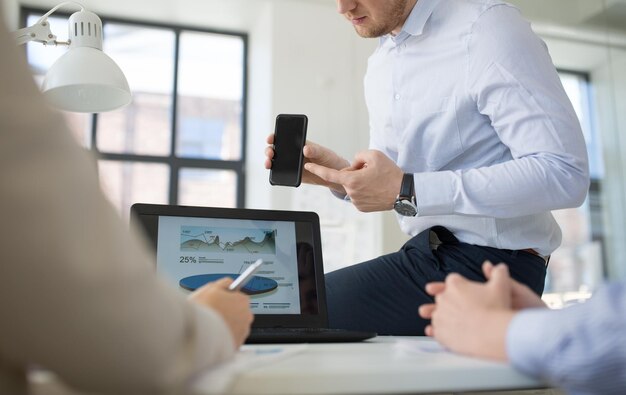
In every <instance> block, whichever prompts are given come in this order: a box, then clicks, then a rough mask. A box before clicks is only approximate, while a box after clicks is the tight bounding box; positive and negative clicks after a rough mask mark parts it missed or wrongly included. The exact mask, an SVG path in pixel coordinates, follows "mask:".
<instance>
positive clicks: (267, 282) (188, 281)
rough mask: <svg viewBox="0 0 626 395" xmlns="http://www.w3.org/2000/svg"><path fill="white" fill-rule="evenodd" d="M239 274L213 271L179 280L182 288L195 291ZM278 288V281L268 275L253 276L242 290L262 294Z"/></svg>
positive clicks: (247, 293) (251, 293)
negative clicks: (207, 284)
mask: <svg viewBox="0 0 626 395" xmlns="http://www.w3.org/2000/svg"><path fill="white" fill-rule="evenodd" d="M237 276H238V274H233V273H213V274H198V275H196V276H190V277H185V278H183V279H181V280H180V281H179V282H178V285H180V287H181V288H183V289H186V290H187V291H195V290H196V289H198V288H200V287H202V286H203V285H205V284H206V283H210V282H213V281H217V280H219V279H220V278H224V277H230V278H232V279H233V280H234V279H235V278H237ZM276 288H278V283H277V282H276V281H275V280H272V279H271V278H267V277H261V276H253V277H252V280H250V281H249V282H248V284H246V285H245V286H244V287H243V288H241V292H243V293H245V294H246V295H260V294H264V293H268V292H272V291H273V290H275V289H276Z"/></svg>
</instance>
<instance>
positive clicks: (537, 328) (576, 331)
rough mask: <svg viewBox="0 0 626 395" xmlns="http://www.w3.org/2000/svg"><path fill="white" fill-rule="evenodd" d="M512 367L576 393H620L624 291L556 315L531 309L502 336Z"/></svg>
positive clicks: (625, 352)
mask: <svg viewBox="0 0 626 395" xmlns="http://www.w3.org/2000/svg"><path fill="white" fill-rule="evenodd" d="M507 355H508V357H509V360H510V361H511V363H512V365H513V366H514V367H515V368H517V369H519V370H520V371H522V372H524V373H526V374H529V375H531V376H534V377H540V378H543V379H545V380H547V381H549V382H550V383H553V384H555V385H557V386H559V387H562V388H564V389H566V390H569V391H572V392H577V393H595V394H618V393H622V392H623V391H624V388H626V286H625V285H624V284H623V283H620V284H613V285H610V286H607V287H604V288H601V289H600V290H598V291H597V292H596V293H595V295H594V296H593V297H592V298H591V299H590V300H589V301H587V302H586V303H584V304H579V305H575V306H572V307H568V308H564V309H562V310H546V309H540V310H539V309H532V310H525V311H522V312H520V313H519V314H517V315H516V316H515V318H513V320H512V322H511V324H510V326H509V329H508V333H507Z"/></svg>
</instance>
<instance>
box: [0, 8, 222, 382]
mask: <svg viewBox="0 0 626 395" xmlns="http://www.w3.org/2000/svg"><path fill="white" fill-rule="evenodd" d="M1 8H2V7H0V54H1V56H0V87H1V90H0V113H1V114H0V232H1V235H0V317H2V318H1V324H0V361H3V366H7V365H8V366H10V367H11V370H15V369H24V368H25V367H27V366H30V365H33V364H35V365H39V366H43V367H45V368H46V369H49V370H51V371H53V372H55V373H56V374H57V375H59V377H61V378H62V379H63V380H64V381H65V382H66V383H68V384H70V385H72V386H74V387H77V388H81V389H83V390H89V391H98V392H108V391H110V392H114V393H117V394H119V393H133V394H137V393H144V392H145V393H156V392H161V391H169V390H174V389H176V388H177V387H179V386H182V385H184V383H185V381H186V380H187V379H188V378H189V377H190V376H191V375H193V374H194V373H196V372H198V371H199V370H202V369H205V368H207V367H209V366H211V365H213V364H215V363H218V362H220V361H224V360H226V359H228V358H229V357H231V356H232V355H233V353H234V346H233V340H232V337H231V334H230V332H229V331H228V328H227V326H226V324H225V322H224V321H223V320H222V318H221V317H220V316H219V315H218V314H217V313H215V312H214V311H211V310H209V309H205V308H202V307H197V306H192V305H191V304H190V303H188V302H187V301H186V300H185V298H184V297H182V296H181V295H179V294H178V293H177V292H176V291H175V290H172V289H170V288H168V287H167V286H166V285H164V284H162V283H161V282H159V281H158V280H157V278H156V276H155V274H154V266H153V264H152V262H151V256H150V255H149V254H148V253H147V252H146V251H147V250H146V248H145V246H144V241H143V240H142V239H141V238H140V237H138V236H137V235H136V234H135V233H133V232H129V231H128V229H127V226H126V225H125V224H124V223H123V221H122V220H121V219H120V218H119V217H118V215H117V214H116V212H115V211H114V209H113V208H112V207H111V205H110V204H109V203H108V202H107V201H106V199H105V198H104V196H103V195H102V193H101V191H100V189H99V186H98V182H97V175H96V166H95V161H94V159H93V158H92V157H91V156H90V155H89V153H88V152H87V151H85V150H83V149H81V148H80V147H79V146H78V145H77V144H76V143H75V142H74V139H73V138H72V137H71V135H70V133H69V132H68V130H67V128H66V126H65V124H64V122H63V120H62V118H61V117H60V115H59V114H56V113H55V112H54V111H52V110H51V109H50V108H48V107H47V105H46V104H45V102H44V101H43V99H42V97H41V95H40V94H39V92H38V91H37V89H36V87H35V85H34V83H33V79H32V77H31V75H30V74H29V72H28V67H27V65H26V62H25V59H24V51H23V48H19V49H18V48H17V47H15V45H14V44H13V43H12V42H11V41H10V40H9V38H8V35H7V32H6V28H5V26H4V16H3V15H2V12H1ZM0 373H1V372H0ZM0 376H1V374H0Z"/></svg>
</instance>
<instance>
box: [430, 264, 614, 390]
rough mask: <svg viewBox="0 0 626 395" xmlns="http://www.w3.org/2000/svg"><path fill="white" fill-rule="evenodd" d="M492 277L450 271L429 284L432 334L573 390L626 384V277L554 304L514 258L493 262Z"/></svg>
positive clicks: (465, 351)
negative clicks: (527, 281) (517, 271)
mask: <svg viewBox="0 0 626 395" xmlns="http://www.w3.org/2000/svg"><path fill="white" fill-rule="evenodd" d="M483 272H484V274H485V277H486V278H487V282H486V283H478V282H473V281H470V280H467V279H466V278H464V277H462V276H461V275H459V274H450V275H449V276H448V277H447V278H446V280H445V282H434V283H430V284H428V285H427V286H426V291H427V292H428V293H429V294H430V295H432V296H434V298H435V303H433V304H427V305H422V306H421V307H420V309H419V313H420V315H421V316H422V317H423V318H425V319H431V324H430V325H429V326H428V327H426V334H427V335H429V336H432V337H434V338H435V339H437V340H438V341H439V342H440V343H441V344H443V345H444V346H446V347H448V348H449V349H450V350H452V351H455V352H458V353H461V354H466V355H470V356H474V357H482V358H489V359H494V360H499V361H508V362H510V363H511V364H512V365H513V366H514V367H515V368H516V369H518V370H520V371H521V372H523V373H525V374H528V375H529V376H533V377H535V378H538V379H542V380H544V381H547V382H548V383H550V384H552V385H555V386H558V387H561V388H563V389H565V390H566V391H567V392H568V393H572V394H602V395H609V394H623V393H624V392H625V391H626V283H624V282H619V283H614V284H609V285H606V286H605V287H603V288H601V289H600V290H598V291H597V292H596V293H595V294H594V296H593V297H592V298H591V299H590V300H588V301H587V302H585V303H580V304H577V305H574V306H571V307H567V308H564V309H561V310H551V309H548V308H547V306H546V305H545V304H544V303H543V301H542V300H541V299H540V298H539V296H537V295H536V294H535V293H534V292H532V291H531V290H530V289H529V288H528V287H527V286H525V285H522V284H520V283H518V282H516V281H515V280H513V279H512V278H511V277H510V275H509V270H508V267H507V266H506V265H503V264H501V265H497V266H495V267H494V266H493V265H491V263H489V262H486V263H485V264H484V265H483Z"/></svg>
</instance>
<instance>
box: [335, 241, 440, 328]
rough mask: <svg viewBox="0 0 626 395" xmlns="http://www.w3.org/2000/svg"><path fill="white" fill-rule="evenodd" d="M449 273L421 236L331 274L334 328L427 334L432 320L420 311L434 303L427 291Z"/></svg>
mask: <svg viewBox="0 0 626 395" xmlns="http://www.w3.org/2000/svg"><path fill="white" fill-rule="evenodd" d="M445 275H446V273H445V272H444V271H442V270H441V267H440V265H439V263H438V260H437V258H436V257H435V256H434V255H433V252H432V251H431V250H430V248H429V246H428V240H427V238H426V241H425V242H424V240H423V236H422V239H421V238H420V235H418V236H416V237H414V238H413V239H411V240H409V241H408V242H407V243H406V244H405V245H404V247H402V249H401V250H400V251H398V252H394V253H392V254H388V255H383V256H381V257H379V258H376V259H373V260H371V261H367V262H364V263H361V264H358V265H354V266H349V267H347V268H344V269H340V270H337V271H334V272H331V273H328V274H327V275H326V290H327V302H328V303H327V304H328V316H329V323H330V325H331V327H334V328H345V329H355V330H371V331H375V332H377V333H378V334H380V335H421V334H423V332H424V327H425V325H427V321H425V320H423V319H422V318H421V317H420V316H419V315H418V312H417V310H418V307H419V306H420V305H422V304H424V303H430V302H432V298H431V297H430V296H429V295H428V294H426V292H425V291H424V287H425V285H426V283H428V282H431V281H442V280H443V279H444V278H445Z"/></svg>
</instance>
